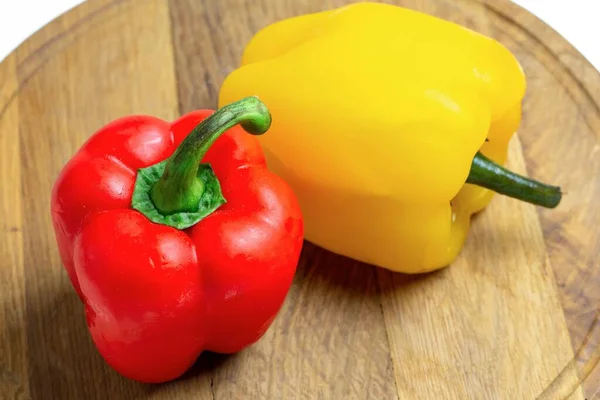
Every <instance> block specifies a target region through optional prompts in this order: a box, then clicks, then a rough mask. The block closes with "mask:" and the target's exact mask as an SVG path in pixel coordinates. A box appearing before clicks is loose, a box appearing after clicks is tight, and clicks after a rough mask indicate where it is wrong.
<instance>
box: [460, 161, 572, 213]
mask: <svg viewBox="0 0 600 400" xmlns="http://www.w3.org/2000/svg"><path fill="white" fill-rule="evenodd" d="M467 183H471V184H473V185H477V186H482V187H484V188H486V189H490V190H493V191H494V192H496V193H499V194H503V195H506V196H509V197H513V198H516V199H519V200H523V201H526V202H528V203H532V204H535V205H538V206H542V207H546V208H554V207H556V206H557V205H558V203H560V200H561V197H562V193H561V191H560V187H558V186H550V185H546V184H545V183H541V182H538V181H536V180H533V179H529V178H526V177H524V176H521V175H518V174H516V173H514V172H511V171H509V170H508V169H506V168H504V167H502V166H500V165H498V164H496V163H495V162H494V161H492V160H490V159H489V158H487V157H486V156H484V155H483V154H481V152H477V154H476V155H475V157H474V158H473V163H472V164H471V171H470V172H469V177H468V178H467Z"/></svg>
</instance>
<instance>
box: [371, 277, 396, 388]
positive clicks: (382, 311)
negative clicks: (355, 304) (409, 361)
mask: <svg viewBox="0 0 600 400" xmlns="http://www.w3.org/2000/svg"><path fill="white" fill-rule="evenodd" d="M376 268H377V267H372V270H373V274H374V275H375V285H376V286H375V287H376V288H377V293H378V294H379V310H380V311H381V318H382V319H383V329H384V331H385V339H386V341H387V347H388V355H389V359H390V365H391V366H392V377H393V378H394V386H395V388H396V390H395V391H394V392H395V393H396V399H398V400H400V393H398V379H397V378H396V367H395V366H394V356H393V351H392V343H391V341H390V334H389V332H388V327H387V322H386V321H387V319H386V317H385V312H384V310H383V298H382V296H383V289H382V287H381V282H380V281H379V279H380V276H381V275H380V274H379V273H378V271H377V270H376Z"/></svg>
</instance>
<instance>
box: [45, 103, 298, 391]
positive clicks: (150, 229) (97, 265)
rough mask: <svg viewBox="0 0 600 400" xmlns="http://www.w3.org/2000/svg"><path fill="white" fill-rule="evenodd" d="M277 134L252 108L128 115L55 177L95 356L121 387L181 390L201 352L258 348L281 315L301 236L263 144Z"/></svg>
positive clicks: (65, 246) (61, 243) (60, 239)
mask: <svg viewBox="0 0 600 400" xmlns="http://www.w3.org/2000/svg"><path fill="white" fill-rule="evenodd" d="M270 123H271V117H270V114H269V112H268V110H267V108H266V107H265V106H264V104H263V103H261V102H260V101H259V100H258V99H257V98H255V97H249V98H245V99H242V100H240V101H238V102H235V103H232V104H230V105H228V106H226V107H223V108H221V109H219V110H217V111H216V112H213V111H212V110H202V111H195V112H191V113H189V114H186V115H184V116H182V117H181V118H180V119H178V120H176V121H174V122H173V123H169V122H165V121H163V120H160V119H157V118H154V117H150V116H129V117H125V118H121V119H118V120H116V121H113V122H111V123H109V124H108V125H107V126H105V127H104V128H102V129H100V130H99V131H98V132H96V133H95V134H94V135H92V137H91V138H90V139H89V140H88V141H87V142H86V143H85V144H84V145H83V146H82V147H81V149H80V150H79V151H78V152H77V153H76V154H75V155H74V156H73V158H72V159H71V160H70V161H69V162H68V163H67V164H66V165H65V166H64V168H63V170H62V171H61V173H60V174H59V176H58V178H57V181H56V183H55V186H54V189H53V192H52V208H51V212H52V220H53V226H54V230H55V234H56V240H57V243H58V247H59V251H60V256H61V258H62V262H63V264H64V266H65V268H66V270H67V273H68V275H69V278H70V280H71V282H72V284H73V286H74V288H75V290H76V291H77V293H78V294H79V296H80V298H81V300H82V302H83V304H84V305H85V314H86V320H87V325H88V327H89V330H90V333H91V337H92V339H93V341H94V343H95V345H96V347H97V348H98V351H99V352H100V354H101V355H102V356H103V357H104V359H105V360H106V362H107V363H108V364H109V365H110V366H111V367H113V368H114V369H115V370H116V371H118V372H119V373H121V374H122V375H124V376H126V377H128V378H130V379H134V380H137V381H142V382H153V383H158V382H165V381H169V380H173V379H175V378H177V377H179V376H181V375H182V374H183V373H184V372H185V371H187V369H189V367H190V366H191V365H192V364H193V363H194V362H195V360H196V359H197V357H198V356H199V355H200V353H201V352H202V351H204V350H211V351H214V352H219V353H233V352H238V351H240V350H242V349H243V348H245V347H247V346H249V345H251V344H253V343H254V342H256V341H257V340H259V339H260V338H261V337H262V335H263V334H264V333H265V332H266V330H267V329H268V328H269V326H270V325H271V323H272V321H273V320H274V318H275V316H276V315H277V313H278V312H279V310H280V307H281V305H282V303H283V301H284V299H285V296H286V295H287V293H288V291H289V288H290V285H291V283H292V279H293V276H294V273H295V270H296V266H297V262H298V259H299V256H300V251H301V248H302V243H303V233H304V232H303V220H302V215H301V212H300V208H299V205H298V203H297V200H296V197H295V195H294V193H293V192H292V190H291V189H290V187H289V186H288V185H287V184H286V182H284V181H283V180H282V179H280V178H279V177H277V176H276V175H274V174H273V173H272V172H270V171H269V170H268V169H267V167H266V163H265V159H264V156H263V152H262V149H261V147H260V144H259V143H258V140H257V139H256V138H255V137H254V136H253V135H258V134H262V133H264V132H266V131H267V130H268V128H269V127H270ZM238 124H239V125H241V128H243V129H241V128H240V126H237V125H238ZM244 130H245V131H246V132H244ZM248 133H251V134H253V135H249V134H248Z"/></svg>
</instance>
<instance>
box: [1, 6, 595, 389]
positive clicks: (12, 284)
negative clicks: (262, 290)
mask: <svg viewBox="0 0 600 400" xmlns="http://www.w3.org/2000/svg"><path fill="white" fill-rule="evenodd" d="M388 2H391V3H395V4H400V5H403V6H406V7H410V8H413V9H416V10H419V11H423V12H427V13H430V14H433V15H437V16H440V17H443V18H445V19H448V20H451V21H454V22H457V23H460V24H462V25H465V26H468V27H469V28H472V29H475V30H477V31H479V32H482V33H484V34H488V35H491V36H492V37H494V38H496V39H498V40H499V41H501V42H502V43H503V44H505V45H506V46H507V47H508V48H509V49H510V50H511V51H512V52H513V53H514V54H515V55H516V56H517V58H518V59H519V61H520V62H521V63H522V65H523V68H524V70H525V73H526V74H527V77H528V92H527V97H526V99H525V103H524V118H523V124H522V126H521V128H520V132H519V135H518V137H516V138H515V140H513V141H512V142H511V147H510V155H509V167H510V168H512V169H514V170H516V171H518V172H522V173H529V174H530V175H532V176H533V177H535V178H538V179H542V180H546V181H549V182H557V183H559V184H561V185H562V186H563V188H564V189H565V191H566V192H567V193H566V196H565V198H564V201H563V203H562V204H561V206H560V207H559V208H558V209H555V210H540V209H536V208H534V207H532V206H530V205H526V204H523V203H520V202H516V201H514V200H510V199H507V198H502V197H500V196H497V197H496V198H495V199H494V201H493V202H492V203H491V205H490V207H489V208H488V209H487V210H486V211H485V212H483V213H482V214H480V215H479V216H478V217H477V218H476V219H475V220H474V223H473V229H472V232H471V234H470V236H469V240H468V242H467V244H466V246H465V249H464V251H463V252H462V253H461V255H460V257H459V259H458V260H457V261H456V262H455V263H454V264H453V265H452V266H450V267H449V268H447V269H444V270H442V271H438V272H435V273H431V274H426V275H422V276H411V277H410V276H404V275H401V274H393V273H391V272H389V271H385V270H381V269H376V268H373V267H371V266H369V265H365V264H361V263H358V262H355V261H353V260H349V259H346V258H343V257H340V256H337V255H334V254H331V253H328V252H326V251H323V250H322V249H320V248H318V247H316V246H314V245H312V244H309V243H307V244H306V245H305V248H304V250H303V253H302V257H301V261H300V265H299V268H298V273H297V275H296V277H295V280H294V284H293V286H292V289H291V291H290V293H289V296H288V297H287V299H286V302H285V304H284V307H283V309H282V310H281V312H280V314H279V315H278V317H277V319H276V321H275V322H274V324H273V326H272V327H271V329H269V331H268V332H267V334H266V335H265V336H264V337H263V339H262V340H261V341H259V342H258V343H257V344H256V345H254V346H252V347H250V348H249V349H247V350H245V351H243V352H241V353H239V354H237V355H233V356H221V355H215V354H209V353H207V354H204V355H202V356H201V357H200V359H199V361H198V362H197V364H196V365H195V366H194V368H193V369H192V370H191V371H190V372H189V373H188V374H186V376H184V377H183V378H182V379H180V380H178V381H176V382H171V383H169V384H165V385H158V386H147V385H141V384H138V383H134V382H131V381H127V380H125V379H123V378H121V377H120V376H119V375H117V374H116V373H115V372H114V371H112V370H111V369H110V368H108V367H107V366H106V365H105V363H104V362H103V360H102V359H101V357H100V356H99V355H98V353H97V352H96V350H95V348H94V346H93V343H92V342H91V339H90V338H89V335H88V333H87V330H86V327H85V322H84V316H83V310H82V308H81V305H80V303H79V301H78V299H77V297H76V295H75V293H74V292H73V290H72V289H71V287H70V284H69V281H68V278H67V276H66V273H65V272H64V271H63V268H62V267H61V265H60V261H59V257H58V251H57V249H56V245H55V243H54V237H53V233H52V230H51V225H50V219H49V194H50V188H51V186H52V183H53V181H54V179H55V177H56V174H57V173H58V171H59V169H60V168H61V166H62V165H63V164H64V163H65V162H66V160H67V159H68V158H69V157H70V156H71V155H72V154H73V153H74V152H75V150H76V149H77V147H79V146H80V145H81V143H82V142H83V141H84V140H85V139H86V138H87V137H88V136H89V135H90V134H91V133H92V132H94V131H95V130H96V129H97V128H99V127H100V126H102V125H103V124H105V123H106V122H108V121H110V120H112V119H114V118H116V117H119V116H122V115H126V114H131V113H148V114H152V115H155V116H158V117H161V118H165V119H173V118H175V117H176V116H177V115H179V114H181V113H184V112H187V111H190V110H192V109H196V108H208V107H215V106H216V104H217V93H218V90H219V86H220V84H221V82H222V81H223V79H224V78H225V76H226V75H227V74H228V73H229V72H230V71H232V70H233V69H234V68H236V67H237V65H238V63H239V59H240V56H241V53H242V50H243V48H244V46H245V44H246V43H247V41H248V40H249V39H250V37H251V36H252V35H253V34H254V33H255V32H256V31H257V30H258V29H260V28H261V27H262V26H264V25H266V24H268V23H271V22H274V21H276V20H278V19H281V18H285V17H289V16H293V15H298V14H302V13H307V12H313V11H318V10H323V9H328V8H332V7H337V6H340V5H342V4H346V3H348V1H344V0H328V1H324V2H323V1H317V0H303V1H295V0H260V1H256V0H255V1H251V0H221V1H218V2H217V1H211V0H140V1H137V0H91V1H88V2H86V3H84V4H83V5H82V6H80V7H77V8H76V9H74V10H72V11H70V12H69V13H67V14H66V15H64V16H62V17H61V18H59V19H57V20H55V21H53V22H52V23H50V24H49V25H48V26H46V27H44V28H43V29H42V30H40V31H39V32H37V33H36V35H34V36H33V37H32V38H30V39H28V40H27V41H26V42H25V43H24V44H23V45H22V46H20V47H19V49H17V51H16V52H15V53H14V54H13V55H11V56H10V57H9V58H8V59H6V60H5V61H3V62H2V63H1V64H0V82H1V83H0V85H1V86H0V151H1V152H2V153H1V156H0V179H1V182H2V190H1V191H0V222H1V226H2V231H0V235H1V238H0V282H1V283H2V286H1V288H2V290H0V399H36V400H37V399H50V398H52V399H61V400H62V399H106V398H111V399H117V400H119V399H146V398H148V399H207V400H209V399H211V400H212V399H242V398H243V399H288V398H291V399H342V398H343V399H413V398H414V399H417V398H418V399H421V398H422V399H429V398H436V399H483V398H484V399H521V398H522V399H534V398H536V397H537V396H538V395H539V394H540V393H542V391H543V390H544V388H546V387H547V386H548V385H550V384H551V382H552V381H553V380H554V378H555V377H556V376H557V375H558V374H559V372H560V371H561V370H562V369H563V368H564V367H565V366H566V367H567V369H566V370H565V373H564V374H563V375H561V379H559V380H557V381H556V382H555V386H553V389H556V388H558V389H557V390H558V392H557V393H566V392H564V391H562V392H561V389H564V387H567V386H569V384H572V383H573V382H576V381H577V378H578V376H577V375H578V373H581V372H582V371H583V372H586V371H585V363H586V362H587V361H588V360H590V359H592V358H594V357H595V356H597V355H598V354H596V353H597V352H594V350H595V349H597V348H598V346H597V345H596V344H597V343H600V319H599V317H598V313H597V312H598V305H599V304H600V294H598V291H597V290H596V289H595V288H596V287H597V285H598V284H599V283H600V278H599V277H600V270H598V268H600V266H598V265H597V263H596V259H597V256H598V253H599V249H600V247H599V246H598V243H600V229H598V226H600V212H599V211H597V207H595V204H596V201H595V199H596V198H597V197H598V195H599V194H600V178H599V177H600V164H599V160H600V157H599V155H600V151H599V149H600V144H599V140H600V107H599V104H600V74H598V72H597V71H595V70H594V69H593V68H592V67H591V66H590V64H589V63H588V62H587V61H585V60H584V59H583V58H582V57H581V55H579V53H577V52H576V51H575V50H574V49H573V47H572V46H570V45H569V44H568V43H567V42H566V41H564V40H563V39H562V38H560V37H559V36H558V35H557V34H556V33H555V32H554V31H552V30H551V29H550V28H548V27H547V26H546V25H544V24H543V23H541V22H540V21H539V20H538V19H536V18H535V17H533V16H532V15H531V14H529V13H527V12H525V11H523V10H522V9H520V8H518V7H517V6H515V5H514V4H512V3H510V2H509V1H508V0H502V1H497V0H488V1H478V0H459V1H450V0H403V1H402V0H401V1H388ZM594 322H596V325H594V326H595V327H596V328H598V329H593V331H592V334H590V333H589V332H588V331H589V328H590V326H592V325H593V323H594ZM582 345H583V349H582V350H581V351H580V352H579V353H578V354H577V356H576V357H575V358H573V355H574V352H576V351H578V350H579V349H580V348H581V347H582ZM565 384H566V386H565ZM599 388H600V372H598V373H596V375H591V377H590V378H589V379H588V380H587V382H586V386H585V391H584V390H583V389H582V388H577V389H576V390H575V392H574V393H573V395H572V396H571V397H570V398H571V399H583V398H585V396H584V393H586V394H587V398H588V399H594V398H600V397H597V396H595V393H596V392H597V390H598V389H599ZM568 392H570V390H569V391H568ZM546 394H548V396H547V397H543V398H547V399H554V398H560V399H562V398H565V396H562V395H561V397H555V396H554V397H553V396H552V395H551V394H549V393H546ZM546 394H545V395H544V396H546Z"/></svg>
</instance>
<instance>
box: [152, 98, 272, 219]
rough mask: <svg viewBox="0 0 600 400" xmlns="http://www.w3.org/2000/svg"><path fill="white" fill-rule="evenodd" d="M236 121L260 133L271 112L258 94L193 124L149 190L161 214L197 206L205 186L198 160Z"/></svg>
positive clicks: (254, 133)
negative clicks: (194, 125) (199, 175)
mask: <svg viewBox="0 0 600 400" xmlns="http://www.w3.org/2000/svg"><path fill="white" fill-rule="evenodd" d="M237 124H240V125H241V126H242V128H244V130H245V131H247V132H248V133H251V134H253V135H261V134H263V133H265V132H266V131H267V130H268V129H269V127H270V125H271V115H270V113H269V110H268V109H267V107H266V106H265V105H264V104H263V103H262V102H261V101H260V100H259V99H258V98H257V97H246V98H243V99H241V100H238V101H236V102H234V103H231V104H228V105H226V106H224V107H222V108H220V109H219V110H217V111H215V112H214V113H213V114H211V115H210V116H209V117H208V118H206V119H204V120H203V121H202V122H201V123H200V124H199V125H198V126H196V127H195V128H194V130H192V132H191V133H190V134H189V135H188V136H187V137H186V138H185V139H184V140H183V142H182V143H181V145H180V146H179V147H178V148H177V150H175V153H173V155H172V156H171V157H170V158H169V159H168V161H167V163H166V165H165V169H164V172H163V174H162V175H161V177H160V179H159V180H158V182H156V184H155V185H154V187H152V190H151V192H150V198H151V199H152V202H153V203H154V207H156V209H157V210H158V211H159V212H160V213H161V214H163V215H169V214H173V213H178V212H194V211H196V210H198V208H199V202H200V199H201V198H202V194H203V192H204V190H205V187H204V183H203V181H202V180H201V179H198V177H197V175H198V168H199V167H200V161H202V158H203V157H204V155H205V154H206V152H207V151H208V149H209V148H210V146H211V145H212V144H213V143H214V142H215V140H217V138H219V136H221V134H222V133H223V132H225V131H226V130H228V129H230V128H232V127H233V126H235V125H237Z"/></svg>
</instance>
